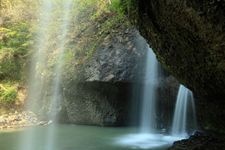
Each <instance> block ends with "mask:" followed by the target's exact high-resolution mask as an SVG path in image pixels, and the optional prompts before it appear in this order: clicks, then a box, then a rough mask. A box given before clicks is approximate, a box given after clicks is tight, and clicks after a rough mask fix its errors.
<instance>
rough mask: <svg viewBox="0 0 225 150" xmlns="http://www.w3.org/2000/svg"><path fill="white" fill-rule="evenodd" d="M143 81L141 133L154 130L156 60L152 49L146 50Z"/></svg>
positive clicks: (156, 81)
mask: <svg viewBox="0 0 225 150" xmlns="http://www.w3.org/2000/svg"><path fill="white" fill-rule="evenodd" d="M144 81H145V83H144V87H143V97H142V107H141V117H140V118H141V120H140V128H141V132H142V133H154V132H155V131H156V129H155V128H156V121H155V118H156V109H155V108H156V106H155V105H156V104H155V103H156V86H157V83H158V62H157V59H156V56H155V54H154V53H153V51H152V49H149V50H148V52H147V59H146V71H145V80H144Z"/></svg>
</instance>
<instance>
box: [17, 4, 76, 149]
mask: <svg viewBox="0 0 225 150" xmlns="http://www.w3.org/2000/svg"><path fill="white" fill-rule="evenodd" d="M72 6H73V0H65V1H61V2H56V1H52V0H47V1H46V0H42V2H41V9H40V18H39V25H38V32H37V36H36V42H35V45H36V46H35V47H34V54H33V57H32V59H31V69H30V70H31V71H30V79H29V91H28V92H29V93H28V104H27V106H26V109H28V110H31V111H35V112H36V113H40V112H41V111H40V110H42V109H43V106H47V107H48V108H44V109H45V110H44V111H45V113H46V111H47V110H48V112H47V114H44V115H45V116H47V117H46V120H49V121H51V122H52V121H53V125H51V126H50V127H49V128H48V130H47V131H46V133H45V134H46V136H45V139H43V140H44V142H45V146H44V150H54V149H55V148H54V145H55V141H56V137H55V132H56V128H55V123H57V120H58V118H57V114H58V112H59V111H60V103H61V90H60V85H61V78H62V72H63V65H64V53H65V50H66V44H67V40H68V39H67V34H68V32H69V29H70V28H69V26H70V20H71V9H72ZM49 79H51V80H49ZM46 109H47V110H46ZM42 111H43V110H42ZM36 134H37V130H36V128H32V129H29V130H26V131H25V132H24V133H22V135H21V136H22V137H21V140H22V141H21V142H20V146H19V149H20V150H31V149H33V145H34V142H35V141H34V139H33V137H34V136H35V135H36Z"/></svg>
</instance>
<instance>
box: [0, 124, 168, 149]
mask: <svg viewBox="0 0 225 150" xmlns="http://www.w3.org/2000/svg"><path fill="white" fill-rule="evenodd" d="M48 130H49V127H39V128H35V130H33V131H34V132H33V133H34V134H33V137H32V138H30V137H29V140H30V141H32V149H30V150H46V147H47V141H48V140H47V137H48V136H47V135H46V134H47V133H48ZM132 132H135V131H134V129H131V128H105V127H93V126H76V125H58V126H56V127H55V132H54V138H55V142H54V150H133V149H135V150H141V149H140V148H137V147H132V146H129V145H119V144H117V142H116V140H117V139H118V138H119V137H121V136H124V135H127V134H130V133H132ZM24 135H26V134H24V131H12V132H1V133H0V150H21V149H20V148H19V147H21V145H20V144H21V141H22V140H24V139H26V138H25V137H24ZM166 148H167V147H159V148H154V149H152V150H165V149H166Z"/></svg>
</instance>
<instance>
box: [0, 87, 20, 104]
mask: <svg viewBox="0 0 225 150" xmlns="http://www.w3.org/2000/svg"><path fill="white" fill-rule="evenodd" d="M16 98H17V89H16V87H15V86H14V85H12V84H11V83H5V84H0V103H2V104H13V103H15V101H16Z"/></svg>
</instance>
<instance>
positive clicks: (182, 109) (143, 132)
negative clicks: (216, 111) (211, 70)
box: [117, 48, 196, 149]
mask: <svg viewBox="0 0 225 150" xmlns="http://www.w3.org/2000/svg"><path fill="white" fill-rule="evenodd" d="M158 67H159V65H158V61H157V59H156V56H155V54H154V52H153V50H152V49H151V48H149V49H148V51H147V57H146V70H145V79H144V80H145V84H144V86H143V93H142V99H141V102H142V105H141V109H140V110H141V113H140V115H141V116H140V118H141V119H140V126H139V128H140V130H139V131H140V132H139V133H134V134H129V135H125V136H122V137H120V138H118V139H117V143H118V144H121V145H130V146H133V147H136V148H141V149H154V148H157V147H162V146H166V145H171V144H172V143H173V142H174V141H177V140H180V139H184V138H187V137H188V135H189V134H188V132H187V125H186V124H187V119H192V122H193V124H194V125H193V126H192V127H193V128H192V131H194V130H195V129H196V128H195V125H196V121H195V119H196V118H195V108H194V99H193V94H192V92H191V91H190V90H188V89H187V88H185V87H184V86H182V85H181V86H180V89H179V91H178V96H177V104H176V107H175V113H174V119H173V124H172V132H171V134H168V133H163V134H162V133H161V131H160V129H157V121H156V118H157V116H156V115H157V111H160V110H157V109H156V102H157V90H156V89H157V86H158V82H159V81H158V80H159V74H158V70H159V69H158ZM188 101H190V104H191V105H188V104H189V102H188ZM187 113H190V114H192V115H191V117H187Z"/></svg>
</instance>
